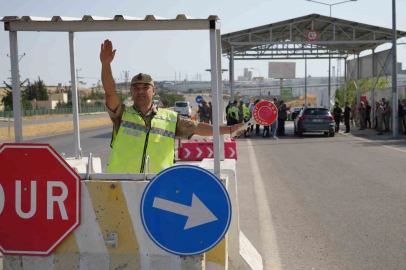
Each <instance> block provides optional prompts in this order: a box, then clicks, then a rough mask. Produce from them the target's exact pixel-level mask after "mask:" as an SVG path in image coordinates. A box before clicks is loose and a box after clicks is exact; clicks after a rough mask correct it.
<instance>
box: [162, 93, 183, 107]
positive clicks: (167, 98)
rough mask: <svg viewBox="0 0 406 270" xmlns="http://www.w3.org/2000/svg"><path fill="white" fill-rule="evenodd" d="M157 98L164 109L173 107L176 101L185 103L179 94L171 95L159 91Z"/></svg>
mask: <svg viewBox="0 0 406 270" xmlns="http://www.w3.org/2000/svg"><path fill="white" fill-rule="evenodd" d="M158 94H159V97H160V100H161V102H162V104H163V105H164V106H165V107H173V106H174V105H175V102H177V101H185V97H184V96H183V95H180V94H173V93H169V92H167V91H164V90H162V91H159V93H158Z"/></svg>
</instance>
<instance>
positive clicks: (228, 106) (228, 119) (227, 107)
mask: <svg viewBox="0 0 406 270" xmlns="http://www.w3.org/2000/svg"><path fill="white" fill-rule="evenodd" d="M199 106H200V105H199ZM230 107H231V101H229V102H228V105H227V106H226V120H227V126H230V117H229V115H228V109H229V108H230Z"/></svg>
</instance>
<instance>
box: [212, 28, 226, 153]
mask: <svg viewBox="0 0 406 270" xmlns="http://www.w3.org/2000/svg"><path fill="white" fill-rule="evenodd" d="M216 43H217V66H218V69H217V76H218V77H217V81H218V91H217V93H218V94H217V97H218V108H219V112H218V119H219V126H222V125H223V123H224V102H223V70H222V65H221V34H220V30H216ZM212 96H213V95H212ZM220 160H225V152H224V135H221V136H220Z"/></svg>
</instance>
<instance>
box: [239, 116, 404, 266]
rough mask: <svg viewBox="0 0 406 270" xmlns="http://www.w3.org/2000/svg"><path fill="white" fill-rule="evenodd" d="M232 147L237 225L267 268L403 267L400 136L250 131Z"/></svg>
mask: <svg viewBox="0 0 406 270" xmlns="http://www.w3.org/2000/svg"><path fill="white" fill-rule="evenodd" d="M288 125H291V123H289V124H288ZM289 130H290V132H291V131H292V129H291V128H290V129H289ZM237 149H238V157H239V160H238V162H237V168H238V169H237V174H238V191H239V200H240V201H239V205H240V211H241V218H240V221H241V230H242V231H243V232H244V233H245V234H246V236H247V237H248V239H250V240H251V241H252V243H253V244H254V246H255V247H257V249H258V250H259V252H260V253H261V254H262V257H263V259H264V261H265V266H266V267H265V269H289V270H291V269H329V270H332V269H339V270H343V269H351V270H354V269H405V268H406V226H405V223H406V208H405V205H406V181H405V180H406V177H405V173H406V163H405V160H406V142H405V141H395V140H391V141H386V142H381V141H378V140H376V138H375V136H371V138H363V137H355V136H347V135H344V134H339V135H336V136H335V137H334V138H329V137H323V136H310V137H304V138H298V137H295V136H293V135H290V136H287V137H283V139H280V140H277V141H273V140H269V139H263V138H261V137H255V135H254V136H253V138H252V139H250V140H245V139H239V140H237Z"/></svg>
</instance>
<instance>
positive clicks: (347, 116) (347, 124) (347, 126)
mask: <svg viewBox="0 0 406 270" xmlns="http://www.w3.org/2000/svg"><path fill="white" fill-rule="evenodd" d="M350 117H351V107H350V105H349V104H348V102H346V103H345V108H344V122H345V132H344V133H350Z"/></svg>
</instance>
